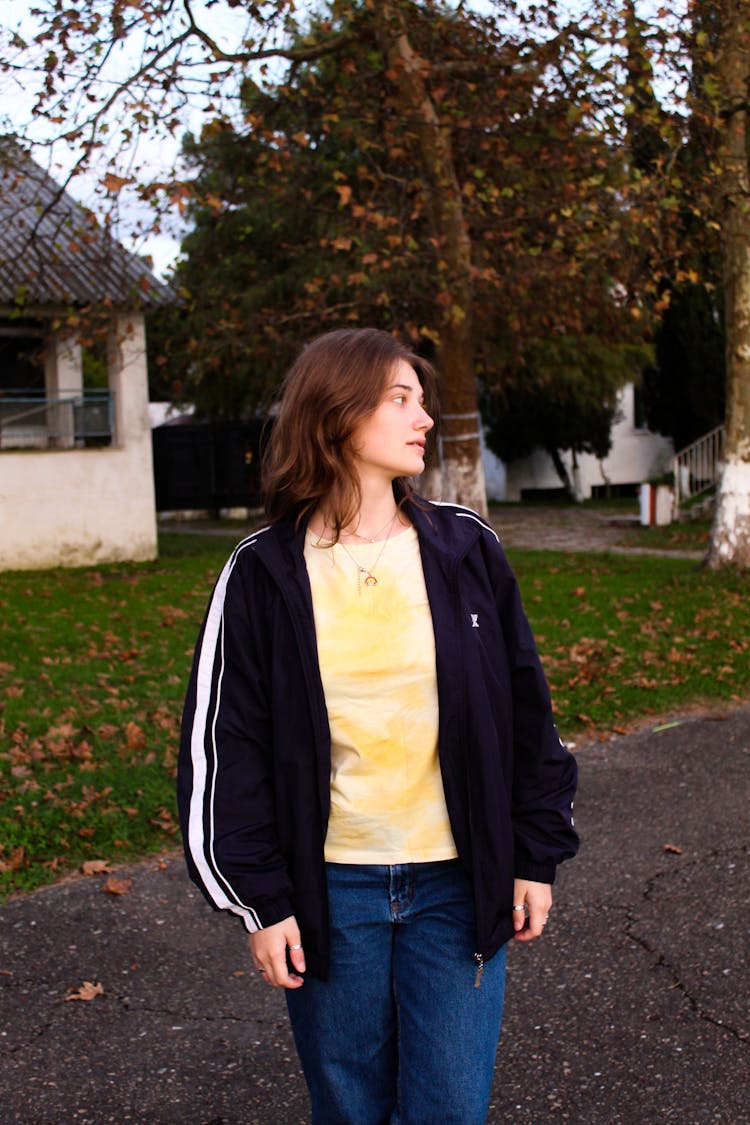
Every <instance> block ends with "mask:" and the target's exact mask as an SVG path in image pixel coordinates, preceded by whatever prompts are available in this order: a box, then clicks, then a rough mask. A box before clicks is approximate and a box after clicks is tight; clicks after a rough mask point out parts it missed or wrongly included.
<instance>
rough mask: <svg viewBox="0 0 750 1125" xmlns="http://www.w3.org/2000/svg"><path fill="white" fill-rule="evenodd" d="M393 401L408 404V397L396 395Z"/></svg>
mask: <svg viewBox="0 0 750 1125" xmlns="http://www.w3.org/2000/svg"><path fill="white" fill-rule="evenodd" d="M393 401H394V402H401V403H403V402H406V395H394V396H393Z"/></svg>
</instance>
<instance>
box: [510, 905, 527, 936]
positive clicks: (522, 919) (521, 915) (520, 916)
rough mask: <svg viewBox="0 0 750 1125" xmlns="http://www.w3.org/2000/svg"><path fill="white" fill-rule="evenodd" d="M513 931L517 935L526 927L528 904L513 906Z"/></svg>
mask: <svg viewBox="0 0 750 1125" xmlns="http://www.w3.org/2000/svg"><path fill="white" fill-rule="evenodd" d="M512 913H513V929H514V930H515V931H516V933H518V932H519V930H522V929H523V928H524V926H525V925H526V903H525V902H516V903H514V904H513V912H512Z"/></svg>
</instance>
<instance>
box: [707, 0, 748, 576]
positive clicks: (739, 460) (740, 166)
mask: <svg viewBox="0 0 750 1125" xmlns="http://www.w3.org/2000/svg"><path fill="white" fill-rule="evenodd" d="M715 7H716V14H717V16H718V18H719V20H720V22H719V27H718V43H717V50H716V54H715V58H714V59H713V64H714V65H713V67H712V68H711V70H710V71H709V73H708V74H707V78H706V82H705V84H704V93H705V95H706V96H707V98H708V99H710V103H712V105H713V107H714V113H715V118H714V120H715V128H716V135H717V153H716V160H717V170H718V176H717V187H718V196H719V221H720V223H721V246H722V261H723V268H724V294H725V298H724V299H725V305H726V376H727V387H726V399H727V414H726V423H725V426H726V438H725V446H724V471H723V473H722V478H721V483H720V486H719V492H718V496H717V503H716V515H715V519H714V527H713V532H712V536H711V549H710V551H709V556H708V564H709V566H711V567H714V568H716V567H720V566H724V565H727V564H734V565H736V566H739V567H742V568H743V569H747V568H748V567H750V172H749V170H748V152H750V130H749V129H748V112H749V111H748V90H750V11H748V7H747V5H746V4H745V3H742V2H741V0H718V3H717V4H716V6H715Z"/></svg>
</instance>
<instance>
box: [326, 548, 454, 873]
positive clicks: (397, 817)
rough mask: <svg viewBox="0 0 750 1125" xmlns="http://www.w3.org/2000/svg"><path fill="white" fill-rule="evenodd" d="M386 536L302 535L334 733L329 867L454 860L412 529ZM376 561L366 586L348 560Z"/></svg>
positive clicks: (431, 645)
mask: <svg viewBox="0 0 750 1125" xmlns="http://www.w3.org/2000/svg"><path fill="white" fill-rule="evenodd" d="M381 546H382V544H381V543H367V544H356V545H351V544H348V543H347V545H346V547H347V551H348V552H349V554H347V553H346V551H345V550H344V549H343V547H342V546H341V545H340V544H339V545H336V546H334V547H330V546H329V547H325V546H321V545H319V541H318V540H317V538H316V537H315V536H313V535H311V534H310V533H308V536H307V539H306V542H305V561H306V563H307V569H308V573H309V575H310V584H311V587H312V598H313V608H314V612H315V627H316V633H317V642H318V657H319V661H320V671H321V676H322V680H323V689H324V692H325V697H326V704H327V707H328V719H329V724H330V729H331V813H330V819H329V823H328V835H327V837H326V844H325V857H326V860H328V861H329V862H333V863H387V864H393V863H426V862H429V861H434V860H441V859H452V858H453V857H455V856H456V854H457V853H456V846H455V844H454V842H453V835H452V833H451V828H450V823H449V820H448V811H447V809H446V805H445V796H444V793H443V785H442V780H441V777H440V766H439V763H438V754H437V737H438V698H437V679H436V674H435V637H434V633H433V628H432V617H431V615H430V607H429V603H428V601H427V591H426V589H425V583H424V576H423V573H422V562H421V558H420V553H419V542H418V539H417V533H416V531H415V530H414V528H409V529H408V530H407V531H404V532H402V533H401V534H399V535H393V536H391V538H390V539H389V540H388V541H387V542H386V544H385V547H384V549H383V552H382V554H381V555H380V558H379V560H378V561H377V563H376V559H378V552H379V551H380V549H381ZM352 556H353V558H354V559H357V560H358V561H359V563H360V565H361V566H363V567H364V568H365V569H369V568H371V567H373V566H374V569H375V577H376V578H377V585H375V586H365V585H364V582H363V579H364V575H358V572H357V566H356V564H355V562H354V561H353V558H352Z"/></svg>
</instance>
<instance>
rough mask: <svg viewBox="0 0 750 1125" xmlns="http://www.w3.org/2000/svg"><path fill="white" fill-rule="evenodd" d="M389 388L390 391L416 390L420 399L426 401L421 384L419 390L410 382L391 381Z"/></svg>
mask: <svg viewBox="0 0 750 1125" xmlns="http://www.w3.org/2000/svg"><path fill="white" fill-rule="evenodd" d="M388 390H389V391H414V393H415V394H417V395H419V399H420V401H421V402H424V391H423V390H422V388H421V386H420V388H419V391H418V390H417V388H416V387H412V386H411V385H410V384H409V383H391V385H390V387H389V388H388ZM420 392H421V393H420Z"/></svg>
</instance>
